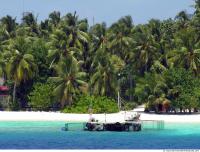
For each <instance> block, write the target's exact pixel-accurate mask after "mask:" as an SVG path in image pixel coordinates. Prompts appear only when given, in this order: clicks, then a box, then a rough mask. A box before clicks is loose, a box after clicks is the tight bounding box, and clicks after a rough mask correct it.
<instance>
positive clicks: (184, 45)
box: [169, 28, 200, 75]
mask: <svg viewBox="0 0 200 152" xmlns="http://www.w3.org/2000/svg"><path fill="white" fill-rule="evenodd" d="M176 45H177V50H175V51H172V52H171V53H170V55H169V60H170V61H171V63H172V64H173V65H174V66H178V65H182V66H183V67H184V68H186V69H190V70H192V71H193V72H194V73H195V74H196V75H197V74H198V71H199V67H200V49H199V46H200V45H199V42H198V41H197V35H196V34H195V30H194V29H193V28H187V29H183V30H181V31H180V32H178V33H177V35H176Z"/></svg>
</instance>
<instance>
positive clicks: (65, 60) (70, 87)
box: [50, 54, 87, 108]
mask: <svg viewBox="0 0 200 152" xmlns="http://www.w3.org/2000/svg"><path fill="white" fill-rule="evenodd" d="M80 65H81V62H80V61H77V60H76V59H75V58H74V57H73V55H72V54H67V55H66V56H63V57H62V58H61V60H60V61H59V63H58V64H57V65H56V66H55V69H56V72H57V76H55V77H50V81H52V82H53V83H55V85H56V87H55V89H54V95H55V96H56V97H57V99H59V100H60V102H61V108H64V107H65V106H66V105H68V106H71V105H72V103H73V100H74V98H75V96H76V95H77V94H78V93H79V92H85V91H86V90H87V83H86V82H85V81H84V77H85V76H86V73H84V72H81V71H80Z"/></svg>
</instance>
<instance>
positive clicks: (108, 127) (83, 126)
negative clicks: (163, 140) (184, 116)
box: [64, 120, 164, 132]
mask: <svg viewBox="0 0 200 152" xmlns="http://www.w3.org/2000/svg"><path fill="white" fill-rule="evenodd" d="M147 129H152V130H162V129H164V121H162V120H140V121H125V122H82V123H66V124H65V127H64V130H65V131H76V130H84V131H127V132H129V131H130V132H137V131H142V130H147Z"/></svg>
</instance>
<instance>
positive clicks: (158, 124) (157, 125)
mask: <svg viewBox="0 0 200 152" xmlns="http://www.w3.org/2000/svg"><path fill="white" fill-rule="evenodd" d="M141 123H142V129H143V130H147V129H148V130H163V129H164V128H165V123H164V121H163V120H141Z"/></svg>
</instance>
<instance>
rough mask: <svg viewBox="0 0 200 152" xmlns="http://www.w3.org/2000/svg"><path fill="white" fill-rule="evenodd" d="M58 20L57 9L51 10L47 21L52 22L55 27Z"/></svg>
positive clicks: (59, 18) (58, 13)
mask: <svg viewBox="0 0 200 152" xmlns="http://www.w3.org/2000/svg"><path fill="white" fill-rule="evenodd" d="M60 20H61V17H60V12H59V11H53V12H52V13H50V14H49V22H50V23H51V24H53V25H54V26H55V27H57V26H58V24H59V22H60Z"/></svg>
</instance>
